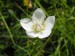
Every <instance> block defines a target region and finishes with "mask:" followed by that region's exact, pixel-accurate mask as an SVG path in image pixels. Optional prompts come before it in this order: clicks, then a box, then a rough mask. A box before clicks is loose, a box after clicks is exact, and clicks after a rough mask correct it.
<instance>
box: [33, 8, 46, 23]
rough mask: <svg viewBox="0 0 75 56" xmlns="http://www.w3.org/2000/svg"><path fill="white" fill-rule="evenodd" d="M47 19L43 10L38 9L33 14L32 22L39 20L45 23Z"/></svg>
mask: <svg viewBox="0 0 75 56" xmlns="http://www.w3.org/2000/svg"><path fill="white" fill-rule="evenodd" d="M45 18H46V16H45V13H44V12H43V10H42V9H40V8H37V9H36V10H35V11H34V13H33V16H32V20H33V22H35V21H37V20H40V21H41V22H43V20H44V19H45Z"/></svg>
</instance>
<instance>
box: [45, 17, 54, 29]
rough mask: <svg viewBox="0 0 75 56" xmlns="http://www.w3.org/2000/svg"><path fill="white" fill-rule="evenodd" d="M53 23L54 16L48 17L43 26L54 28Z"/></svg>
mask: <svg viewBox="0 0 75 56" xmlns="http://www.w3.org/2000/svg"><path fill="white" fill-rule="evenodd" d="M54 22H55V16H49V17H48V18H47V19H46V21H45V25H46V26H49V28H50V29H52V28H53V26H54Z"/></svg>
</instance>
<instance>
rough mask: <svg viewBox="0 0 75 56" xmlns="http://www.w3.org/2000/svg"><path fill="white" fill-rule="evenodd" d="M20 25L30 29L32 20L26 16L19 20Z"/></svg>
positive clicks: (27, 29)
mask: <svg viewBox="0 0 75 56" xmlns="http://www.w3.org/2000/svg"><path fill="white" fill-rule="evenodd" d="M20 23H21V26H22V27H23V28H24V29H25V30H26V31H32V24H33V23H32V22H31V21H30V20H29V19H28V18H24V19H21V20H20Z"/></svg>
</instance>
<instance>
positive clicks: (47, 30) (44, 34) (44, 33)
mask: <svg viewBox="0 0 75 56" xmlns="http://www.w3.org/2000/svg"><path fill="white" fill-rule="evenodd" d="M50 34H51V29H50V26H48V25H47V26H46V27H45V29H44V30H43V31H42V32H41V33H39V35H38V37H39V38H41V39H42V38H46V37H48V36H49V35H50Z"/></svg>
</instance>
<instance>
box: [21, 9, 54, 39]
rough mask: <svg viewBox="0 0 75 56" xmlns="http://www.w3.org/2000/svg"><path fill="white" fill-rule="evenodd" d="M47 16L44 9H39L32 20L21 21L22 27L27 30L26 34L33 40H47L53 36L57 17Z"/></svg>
mask: <svg viewBox="0 0 75 56" xmlns="http://www.w3.org/2000/svg"><path fill="white" fill-rule="evenodd" d="M45 18H46V16H45V14H44V12H43V11H42V9H40V8H37V9H36V10H35V11H34V13H33V15H32V20H30V19H28V18H24V19H21V20H20V23H21V26H22V27H23V28H24V29H25V30H26V34H27V35H28V36H29V37H31V38H35V37H38V38H46V37H48V36H49V35H50V34H51V31H52V28H53V26H54V22H55V16H49V17H48V18H47V19H45Z"/></svg>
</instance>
